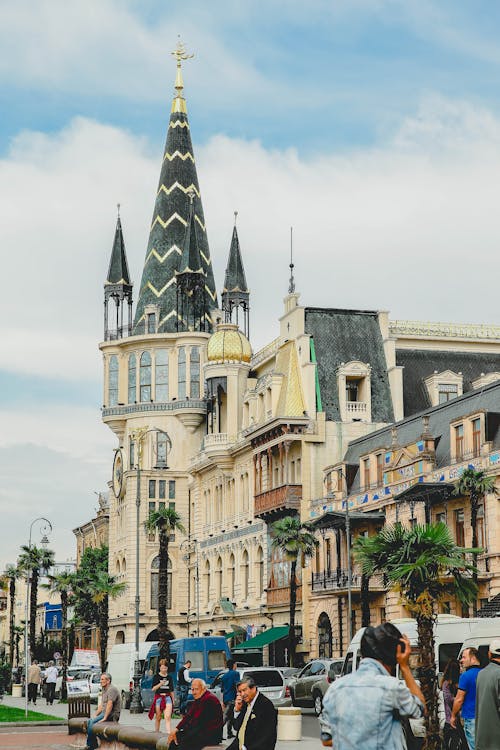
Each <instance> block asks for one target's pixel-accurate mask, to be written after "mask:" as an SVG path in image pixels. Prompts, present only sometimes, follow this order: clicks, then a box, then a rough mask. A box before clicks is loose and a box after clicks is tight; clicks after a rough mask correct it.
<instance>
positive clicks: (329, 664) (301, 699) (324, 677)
mask: <svg viewBox="0 0 500 750" xmlns="http://www.w3.org/2000/svg"><path fill="white" fill-rule="evenodd" d="M342 664H343V659H313V660H312V661H310V662H308V664H306V665H305V667H303V668H302V669H301V670H300V672H299V673H298V674H297V675H294V676H292V677H291V678H290V681H289V685H290V693H291V698H292V704H293V705H294V706H304V707H307V708H314V711H315V713H316V715H317V716H319V714H320V713H321V711H322V709H323V696H324V694H325V693H326V691H327V689H328V685H329V684H330V682H333V680H335V679H336V678H337V677H338V675H339V674H340V671H341V669H342Z"/></svg>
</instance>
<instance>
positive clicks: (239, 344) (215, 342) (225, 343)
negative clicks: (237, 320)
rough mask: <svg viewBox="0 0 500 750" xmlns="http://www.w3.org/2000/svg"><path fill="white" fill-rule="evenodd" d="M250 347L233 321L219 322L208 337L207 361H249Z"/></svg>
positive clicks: (250, 355)
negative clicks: (214, 330)
mask: <svg viewBox="0 0 500 750" xmlns="http://www.w3.org/2000/svg"><path fill="white" fill-rule="evenodd" d="M251 358H252V348H251V346H250V342H249V341H248V339H247V337H246V336H244V335H243V334H242V332H241V331H240V330H239V328H238V326H237V325H235V324H234V323H220V324H219V325H218V327H217V330H216V332H215V333H213V334H212V335H211V336H210V338H209V339H208V347H207V359H208V361H209V362H250V359H251Z"/></svg>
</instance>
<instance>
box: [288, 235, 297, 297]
mask: <svg viewBox="0 0 500 750" xmlns="http://www.w3.org/2000/svg"><path fill="white" fill-rule="evenodd" d="M294 268H295V266H294V263H293V227H290V281H289V284H288V294H293V293H294V292H295V279H294V277H293V269H294Z"/></svg>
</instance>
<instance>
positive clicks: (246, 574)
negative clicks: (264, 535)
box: [241, 549, 250, 600]
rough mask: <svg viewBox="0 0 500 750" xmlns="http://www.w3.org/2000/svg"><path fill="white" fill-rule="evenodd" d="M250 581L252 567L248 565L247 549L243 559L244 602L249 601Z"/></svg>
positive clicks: (242, 585)
mask: <svg viewBox="0 0 500 750" xmlns="http://www.w3.org/2000/svg"><path fill="white" fill-rule="evenodd" d="M249 579H250V565H249V563H248V552H247V551H246V549H245V550H243V556H242V558H241V591H242V596H243V600H246V599H248V589H249V586H248V584H249Z"/></svg>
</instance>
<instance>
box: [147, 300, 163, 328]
mask: <svg viewBox="0 0 500 750" xmlns="http://www.w3.org/2000/svg"><path fill="white" fill-rule="evenodd" d="M144 315H145V318H146V333H158V323H159V320H160V308H159V307H158V305H146V307H145V308H144Z"/></svg>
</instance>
